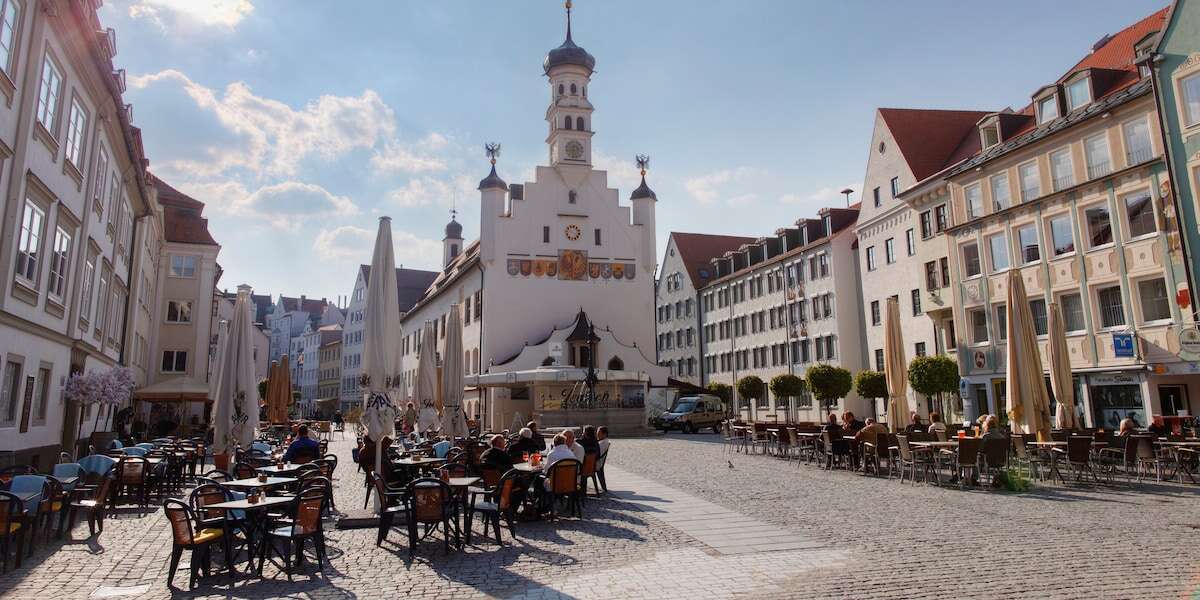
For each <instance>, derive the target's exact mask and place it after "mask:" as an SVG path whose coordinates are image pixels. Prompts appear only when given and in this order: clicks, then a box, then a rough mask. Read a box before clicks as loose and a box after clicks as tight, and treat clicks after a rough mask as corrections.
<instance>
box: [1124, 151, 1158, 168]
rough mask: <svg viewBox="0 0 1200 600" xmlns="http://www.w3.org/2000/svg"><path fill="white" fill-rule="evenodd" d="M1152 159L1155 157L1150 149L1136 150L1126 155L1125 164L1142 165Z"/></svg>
mask: <svg viewBox="0 0 1200 600" xmlns="http://www.w3.org/2000/svg"><path fill="white" fill-rule="evenodd" d="M1152 157H1153V155H1152V154H1151V152H1150V148H1149V147H1145V148H1134V149H1132V150H1130V151H1129V152H1127V153H1126V154H1125V164H1127V165H1140V164H1142V163H1144V162H1146V161H1148V160H1150V159H1151V158H1152Z"/></svg>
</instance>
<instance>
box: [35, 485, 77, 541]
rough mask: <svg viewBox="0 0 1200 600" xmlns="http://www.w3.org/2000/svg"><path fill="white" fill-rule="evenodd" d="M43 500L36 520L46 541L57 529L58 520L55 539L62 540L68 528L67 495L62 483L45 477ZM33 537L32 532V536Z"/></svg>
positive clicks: (39, 504)
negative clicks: (53, 530) (56, 521)
mask: <svg viewBox="0 0 1200 600" xmlns="http://www.w3.org/2000/svg"><path fill="white" fill-rule="evenodd" d="M43 480H44V483H43V491H42V500H41V502H39V503H38V507H37V516H36V520H37V521H38V525H40V527H41V528H42V535H43V537H44V539H47V540H48V539H50V531H51V530H52V529H55V527H54V521H55V519H57V520H58V527H57V531H56V533H55V537H57V538H60V539H61V538H62V536H63V530H64V529H66V526H67V512H68V511H67V510H66V508H67V493H66V491H64V490H63V485H62V482H60V481H59V480H57V479H55V478H53V477H43ZM30 535H31V536H32V532H31V534H30Z"/></svg>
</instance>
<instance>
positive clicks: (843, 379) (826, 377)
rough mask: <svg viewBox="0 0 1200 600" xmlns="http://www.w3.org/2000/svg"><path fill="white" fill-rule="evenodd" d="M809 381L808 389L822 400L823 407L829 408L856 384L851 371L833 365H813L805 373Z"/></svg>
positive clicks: (824, 408) (823, 408)
mask: <svg viewBox="0 0 1200 600" xmlns="http://www.w3.org/2000/svg"><path fill="white" fill-rule="evenodd" d="M804 378H805V379H806V380H807V381H808V389H810V390H812V393H813V396H814V397H816V399H817V400H818V401H820V402H821V409H822V410H824V411H827V410H829V405H830V404H832V403H833V402H835V401H836V400H837V399H838V398H843V397H845V396H846V394H849V393H850V389H851V388H852V387H853V386H854V378H853V377H851V376H850V371H847V370H846V369H843V368H841V367H835V366H833V365H813V366H811V367H809V368H808V371H807V372H806V373H805V374H804Z"/></svg>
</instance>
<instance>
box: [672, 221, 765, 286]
mask: <svg viewBox="0 0 1200 600" xmlns="http://www.w3.org/2000/svg"><path fill="white" fill-rule="evenodd" d="M671 237H672V238H674V239H675V248H676V249H677V250H678V252H679V260H681V261H683V265H684V267H685V268H686V269H687V273H688V277H690V278H691V279H692V286H693V287H695V288H696V289H700V288H702V287H704V286H705V285H706V284H707V283H708V282H709V281H712V280H713V279H716V275H717V274H716V272H715V271H714V270H713V267H712V264H710V261H711V260H712V259H714V258H716V257H718V256H721V255H723V254H725V253H726V252H728V251H730V250H736V249H737V248H738V247H739V246H741V245H742V244H753V243H754V241H755V240H754V238H749V237H740V236H736V235H709V234H707V233H682V232H678V231H672V232H671ZM702 270H703V271H704V273H705V274H707V275H708V276H707V277H702V276H701V271H702Z"/></svg>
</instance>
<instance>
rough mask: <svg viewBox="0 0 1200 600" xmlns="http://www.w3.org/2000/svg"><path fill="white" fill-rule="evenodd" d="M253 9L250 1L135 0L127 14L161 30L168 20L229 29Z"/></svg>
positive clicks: (235, 25)
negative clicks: (147, 20)
mask: <svg viewBox="0 0 1200 600" xmlns="http://www.w3.org/2000/svg"><path fill="white" fill-rule="evenodd" d="M253 12H254V5H253V4H251V2H250V0H137V1H135V2H134V3H133V4H130V5H129V16H131V17H133V18H135V19H149V20H151V21H153V22H154V23H155V24H156V25H158V26H159V28H161V29H163V30H164V31H165V30H166V29H167V25H168V22H167V21H168V20H171V21H175V20H182V21H190V22H193V23H196V24H199V25H203V26H208V27H211V26H220V27H226V28H229V29H232V28H234V27H237V25H238V23H241V22H242V19H245V18H246V17H248V16H250V14H251V13H253Z"/></svg>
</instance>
